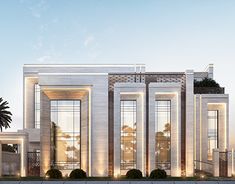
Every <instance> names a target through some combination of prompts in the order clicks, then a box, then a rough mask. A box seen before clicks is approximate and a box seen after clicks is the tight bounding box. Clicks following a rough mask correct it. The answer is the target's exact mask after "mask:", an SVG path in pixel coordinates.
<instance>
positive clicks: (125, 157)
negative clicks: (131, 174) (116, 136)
mask: <svg viewBox="0 0 235 184" xmlns="http://www.w3.org/2000/svg"><path fill="white" fill-rule="evenodd" d="M134 168H136V101H126V100H123V101H121V175H125V174H126V172H127V171H128V170H130V169H134Z"/></svg>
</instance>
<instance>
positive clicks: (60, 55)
mask: <svg viewBox="0 0 235 184" xmlns="http://www.w3.org/2000/svg"><path fill="white" fill-rule="evenodd" d="M135 63H144V64H146V69H147V71H159V72H163V71H165V72H171V71H185V70H186V69H194V70H195V71H203V70H204V69H205V67H206V66H207V65H208V64H210V63H213V64H214V67H215V70H214V78H215V80H216V81H217V82H218V83H219V84H220V85H221V86H224V87H226V93H229V95H230V142H231V145H232V147H234V148H235V113H234V110H235V76H234V73H235V72H234V71H235V0H93V1H91V0H83V1H79V0H48V1H46V0H1V1H0V69H1V76H0V84H1V87H0V97H3V98H4V100H7V101H8V102H9V106H10V111H11V112H12V113H13V122H12V124H11V129H9V130H8V131H15V130H17V129H21V128H22V125H23V89H22V88H23V87H22V86H23V71H22V68H23V64H135Z"/></svg>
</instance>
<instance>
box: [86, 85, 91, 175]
mask: <svg viewBox="0 0 235 184" xmlns="http://www.w3.org/2000/svg"><path fill="white" fill-rule="evenodd" d="M86 89H87V90H88V96H89V97H88V106H89V107H88V109H89V112H88V126H89V128H88V132H89V134H88V140H89V143H88V145H89V150H88V155H89V156H88V157H89V158H88V162H89V164H88V165H89V168H88V175H89V176H91V88H86Z"/></svg>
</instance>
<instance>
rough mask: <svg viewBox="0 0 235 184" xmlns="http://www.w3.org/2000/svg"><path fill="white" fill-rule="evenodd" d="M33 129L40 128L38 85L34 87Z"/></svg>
mask: <svg viewBox="0 0 235 184" xmlns="http://www.w3.org/2000/svg"><path fill="white" fill-rule="evenodd" d="M34 101H35V107H34V117H35V120H34V127H35V128H40V86H39V85H38V84H35V85H34Z"/></svg>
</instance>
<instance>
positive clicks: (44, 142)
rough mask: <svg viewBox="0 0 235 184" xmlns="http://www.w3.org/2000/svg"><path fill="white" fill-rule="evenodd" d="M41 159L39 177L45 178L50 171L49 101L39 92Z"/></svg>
mask: <svg viewBox="0 0 235 184" xmlns="http://www.w3.org/2000/svg"><path fill="white" fill-rule="evenodd" d="M40 121H41V127H40V131H41V132H40V140H41V154H40V155H41V159H40V166H41V167H40V176H45V173H46V172H47V170H48V169H50V144H51V143H50V140H51V139H50V130H51V126H50V101H49V98H48V97H47V96H46V95H45V93H44V92H43V91H41V118H40Z"/></svg>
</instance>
